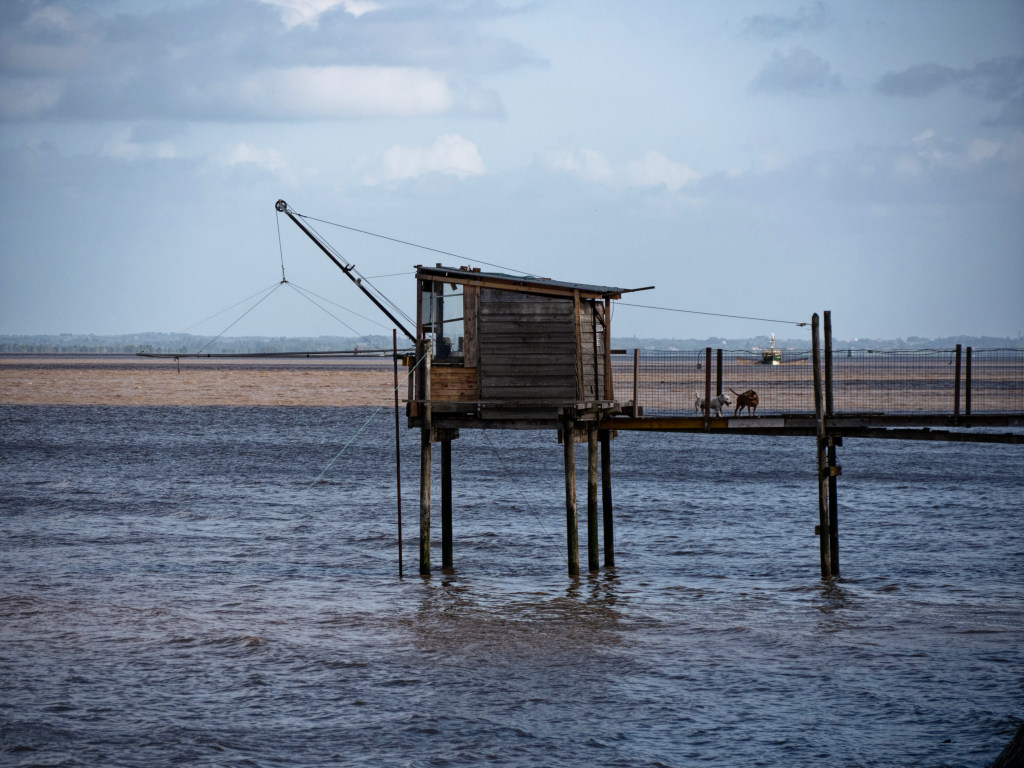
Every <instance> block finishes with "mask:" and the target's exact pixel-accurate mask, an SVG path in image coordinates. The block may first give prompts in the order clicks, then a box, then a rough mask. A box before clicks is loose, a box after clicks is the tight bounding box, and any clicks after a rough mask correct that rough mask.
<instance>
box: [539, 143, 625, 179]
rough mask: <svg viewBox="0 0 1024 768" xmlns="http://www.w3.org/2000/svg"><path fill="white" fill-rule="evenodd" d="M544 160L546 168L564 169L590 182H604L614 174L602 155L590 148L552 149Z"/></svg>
mask: <svg viewBox="0 0 1024 768" xmlns="http://www.w3.org/2000/svg"><path fill="white" fill-rule="evenodd" d="M544 161H545V165H547V167H548V168H551V169H553V170H557V171H565V172H567V173H570V174H572V175H573V176H578V177H579V178H581V179H584V180H586V181H590V182H606V181H610V180H611V179H612V177H613V176H614V173H613V171H612V167H611V165H609V164H608V161H607V160H605V158H604V155H602V154H601V153H600V152H595V151H594V150H592V149H573V150H552V151H550V152H548V153H547V155H546V156H545V158H544Z"/></svg>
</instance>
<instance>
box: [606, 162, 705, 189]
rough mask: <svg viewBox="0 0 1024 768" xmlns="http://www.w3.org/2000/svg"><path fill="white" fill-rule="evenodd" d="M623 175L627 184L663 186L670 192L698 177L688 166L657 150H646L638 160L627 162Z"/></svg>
mask: <svg viewBox="0 0 1024 768" xmlns="http://www.w3.org/2000/svg"><path fill="white" fill-rule="evenodd" d="M623 175H624V178H625V179H626V180H627V183H628V184H629V186H634V187H657V186H664V187H665V188H666V189H668V190H669V191H670V192H678V191H679V190H680V189H682V188H683V187H685V186H686V185H687V184H690V183H692V182H694V181H696V180H697V179H699V178H700V174H699V173H697V171H695V170H693V168H691V167H690V166H688V165H685V164H683V163H676V162H673V161H672V160H669V159H668V158H667V157H665V156H664V155H662V154H661V153H659V152H648V153H647V154H646V155H644V156H643V158H641V159H640V160H637V161H635V162H632V163H629V164H628V165H627V166H626V168H625V171H624V174H623Z"/></svg>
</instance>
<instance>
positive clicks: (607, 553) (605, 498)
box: [598, 429, 615, 568]
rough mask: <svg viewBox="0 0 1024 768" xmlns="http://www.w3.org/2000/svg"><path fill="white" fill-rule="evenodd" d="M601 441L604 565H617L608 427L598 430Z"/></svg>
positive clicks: (607, 566)
mask: <svg viewBox="0 0 1024 768" xmlns="http://www.w3.org/2000/svg"><path fill="white" fill-rule="evenodd" d="M598 438H599V440H600V442H601V511H602V514H603V518H604V520H603V522H604V565H605V568H610V567H613V566H614V565H615V532H614V525H613V523H612V457H611V433H610V432H609V431H608V430H607V429H602V430H600V431H599V432H598Z"/></svg>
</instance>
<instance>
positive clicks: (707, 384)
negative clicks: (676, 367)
mask: <svg viewBox="0 0 1024 768" xmlns="http://www.w3.org/2000/svg"><path fill="white" fill-rule="evenodd" d="M704 431H705V432H710V431H711V347H704Z"/></svg>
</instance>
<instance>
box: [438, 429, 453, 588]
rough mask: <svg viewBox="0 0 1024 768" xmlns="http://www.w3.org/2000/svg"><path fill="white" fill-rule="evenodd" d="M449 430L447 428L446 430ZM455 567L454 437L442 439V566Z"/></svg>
mask: <svg viewBox="0 0 1024 768" xmlns="http://www.w3.org/2000/svg"><path fill="white" fill-rule="evenodd" d="M446 431H447V430H446ZM454 567H455V561H454V559H453V556H452V438H451V435H450V434H445V435H444V437H443V438H442V439H441V568H442V569H445V570H451V569H453V568H454Z"/></svg>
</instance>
